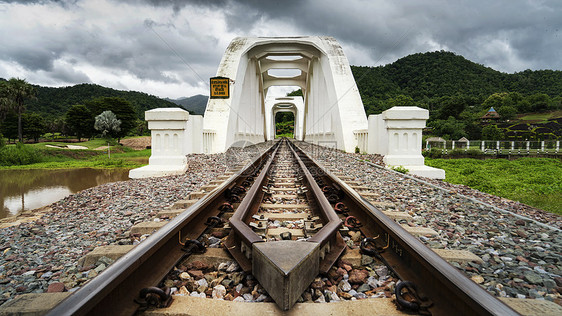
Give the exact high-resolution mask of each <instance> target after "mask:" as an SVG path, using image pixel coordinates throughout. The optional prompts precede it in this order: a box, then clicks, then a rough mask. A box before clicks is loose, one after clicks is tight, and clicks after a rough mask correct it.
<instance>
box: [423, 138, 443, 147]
mask: <svg viewBox="0 0 562 316" xmlns="http://www.w3.org/2000/svg"><path fill="white" fill-rule="evenodd" d="M425 142H426V146H425V147H426V148H427V149H431V148H445V144H446V143H447V141H446V140H444V139H443V138H441V137H429V138H427V139H426V140H425Z"/></svg>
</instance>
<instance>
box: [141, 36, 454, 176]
mask: <svg viewBox="0 0 562 316" xmlns="http://www.w3.org/2000/svg"><path fill="white" fill-rule="evenodd" d="M217 77H222V78H228V79H229V80H228V82H230V84H229V87H228V88H229V89H228V90H229V91H230V94H229V96H228V98H222V99H213V98H210V99H209V102H208V103H207V108H206V110H205V114H204V116H203V117H201V116H198V115H189V113H187V112H186V111H183V110H181V109H154V110H150V111H147V112H146V120H147V121H148V123H149V128H150V129H151V133H152V156H151V157H150V160H149V166H145V167H142V168H139V169H135V170H131V172H130V177H132V178H140V177H149V176H162V175H169V174H178V173H183V172H185V170H186V168H187V165H186V157H185V155H186V154H190V153H207V154H212V153H221V152H225V151H226V150H227V149H228V148H230V147H231V146H246V145H248V144H254V143H259V142H263V141H268V140H272V139H274V138H275V115H276V114H277V113H278V112H292V113H293V114H294V118H295V120H294V121H295V126H294V137H295V138H296V139H298V140H303V141H307V142H311V143H315V144H319V145H324V146H329V147H332V148H337V149H340V150H343V151H346V152H354V151H356V148H357V149H358V150H360V151H362V152H368V153H379V154H382V155H385V162H386V163H387V165H404V166H406V167H407V168H408V167H412V168H410V169H412V170H413V173H417V174H420V175H426V176H428V175H429V176H432V175H433V176H432V177H439V178H442V177H444V172H443V174H442V175H441V173H439V175H437V174H435V170H430V169H428V167H424V166H423V156H422V155H421V130H422V128H423V127H424V126H425V120H426V119H427V118H428V116H429V115H428V111H427V110H424V109H420V108H415V107H400V108H398V107H397V108H393V109H390V110H387V111H385V112H384V113H383V114H380V115H375V116H370V117H369V119H367V115H366V114H365V110H364V107H363V103H362V101H361V96H360V95H359V91H358V89H357V85H356V83H355V79H354V78H353V74H352V72H351V68H350V66H349V62H348V61H347V58H346V57H345V54H344V53H343V50H342V48H341V46H340V45H339V43H338V42H337V41H336V40H335V39H334V38H332V37H325V36H320V37H317V36H315V37H279V38H261V37H259V38H253V37H238V38H235V39H234V40H233V41H232V42H231V43H230V45H229V46H228V48H227V49H226V52H225V54H224V56H223V58H222V60H221V63H220V65H219V68H218V71H217ZM276 86H280V87H295V89H296V87H298V88H300V89H301V91H302V97H301V96H298V97H285V96H272V95H271V94H270V93H268V92H270V91H271V90H273V89H274V88H272V87H276ZM416 168H417V169H416ZM422 169H423V170H422ZM416 170H418V171H416ZM424 170H425V171H424ZM441 171H442V170H441Z"/></svg>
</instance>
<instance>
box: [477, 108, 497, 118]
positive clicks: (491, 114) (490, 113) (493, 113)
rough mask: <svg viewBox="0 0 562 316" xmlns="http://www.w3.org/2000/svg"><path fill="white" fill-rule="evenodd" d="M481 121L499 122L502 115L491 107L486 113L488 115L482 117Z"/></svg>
mask: <svg viewBox="0 0 562 316" xmlns="http://www.w3.org/2000/svg"><path fill="white" fill-rule="evenodd" d="M480 119H481V120H483V121H488V120H499V119H500V115H499V114H498V112H496V110H494V107H491V108H490V109H489V110H488V112H486V114H484V116H482V117H481V118H480Z"/></svg>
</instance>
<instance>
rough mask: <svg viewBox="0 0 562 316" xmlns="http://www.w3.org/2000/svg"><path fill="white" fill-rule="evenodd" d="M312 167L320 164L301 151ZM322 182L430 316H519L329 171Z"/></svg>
mask: <svg viewBox="0 0 562 316" xmlns="http://www.w3.org/2000/svg"><path fill="white" fill-rule="evenodd" d="M302 152H303V154H304V155H306V157H308V160H309V161H310V162H311V164H314V165H315V167H318V166H320V164H319V163H318V162H317V161H316V160H314V159H313V158H312V157H310V156H309V155H308V154H307V153H305V152H304V151H302ZM321 169H322V170H323V176H322V178H323V180H324V181H326V182H329V183H335V184H337V185H338V186H339V187H340V188H341V189H342V190H343V191H344V192H345V198H344V199H343V201H342V202H343V203H344V204H345V205H346V206H347V207H348V209H349V212H350V214H352V215H353V216H356V217H357V218H358V219H359V220H360V221H361V223H363V225H364V226H363V227H362V228H361V230H362V232H363V233H364V234H365V235H366V236H377V235H379V236H381V237H379V238H378V239H376V240H377V241H379V242H378V243H379V246H381V247H388V249H387V250H385V251H383V252H381V253H380V256H381V257H382V258H383V259H384V260H385V261H386V262H388V263H389V264H390V266H391V268H392V269H393V270H394V271H396V273H397V274H398V276H399V278H400V279H401V280H407V281H412V282H414V283H415V284H416V285H417V287H418V288H419V291H420V293H421V294H422V295H421V296H425V297H428V298H430V299H431V301H432V302H433V307H431V308H429V310H430V311H431V312H432V314H433V315H453V314H456V315H519V314H518V313H517V312H516V311H514V310H513V309H512V308H511V307H509V306H507V305H506V304H504V303H503V302H501V301H500V300H498V299H497V298H496V297H494V296H493V295H491V294H490V293H488V292H487V291H486V290H484V289H483V288H481V287H480V286H479V285H478V284H476V283H474V282H473V281H472V280H470V279H468V278H467V277H466V276H465V275H464V274H463V273H461V272H460V271H459V270H457V269H456V268H455V267H453V266H452V265H450V264H449V263H448V262H447V261H445V260H444V259H443V258H441V257H440V256H439V255H437V253H435V252H434V251H433V250H431V249H430V248H428V247H427V246H426V245H425V244H423V243H422V242H421V241H420V240H419V239H417V238H416V237H414V236H413V235H411V234H410V233H408V232H407V231H406V230H405V229H404V228H403V227H401V226H400V225H399V224H397V223H396V222H395V221H394V220H392V219H390V218H389V217H388V216H386V215H385V214H383V213H382V212H381V211H380V210H378V209H377V208H376V207H374V206H373V205H372V204H371V203H369V202H368V201H367V200H365V199H364V198H363V197H362V196H361V195H359V194H358V193H357V192H356V191H355V190H353V189H352V188H351V187H350V186H349V185H347V184H346V183H345V182H343V181H342V180H340V179H339V178H338V177H336V176H335V175H334V174H333V173H331V172H330V171H328V170H326V169H324V168H321Z"/></svg>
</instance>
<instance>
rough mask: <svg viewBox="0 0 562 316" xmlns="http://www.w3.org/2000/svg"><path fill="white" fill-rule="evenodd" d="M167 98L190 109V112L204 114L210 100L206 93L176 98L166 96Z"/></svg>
mask: <svg viewBox="0 0 562 316" xmlns="http://www.w3.org/2000/svg"><path fill="white" fill-rule="evenodd" d="M165 100H168V101H170V102H174V103H175V104H177V105H180V106H182V107H183V108H184V109H186V110H187V111H189V113H190V114H194V115H203V114H205V109H206V108H207V101H208V100H209V97H208V96H206V95H201V94H198V95H194V96H192V97H189V98H187V97H186V98H179V99H176V100H173V99H168V98H166V99H165Z"/></svg>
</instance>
